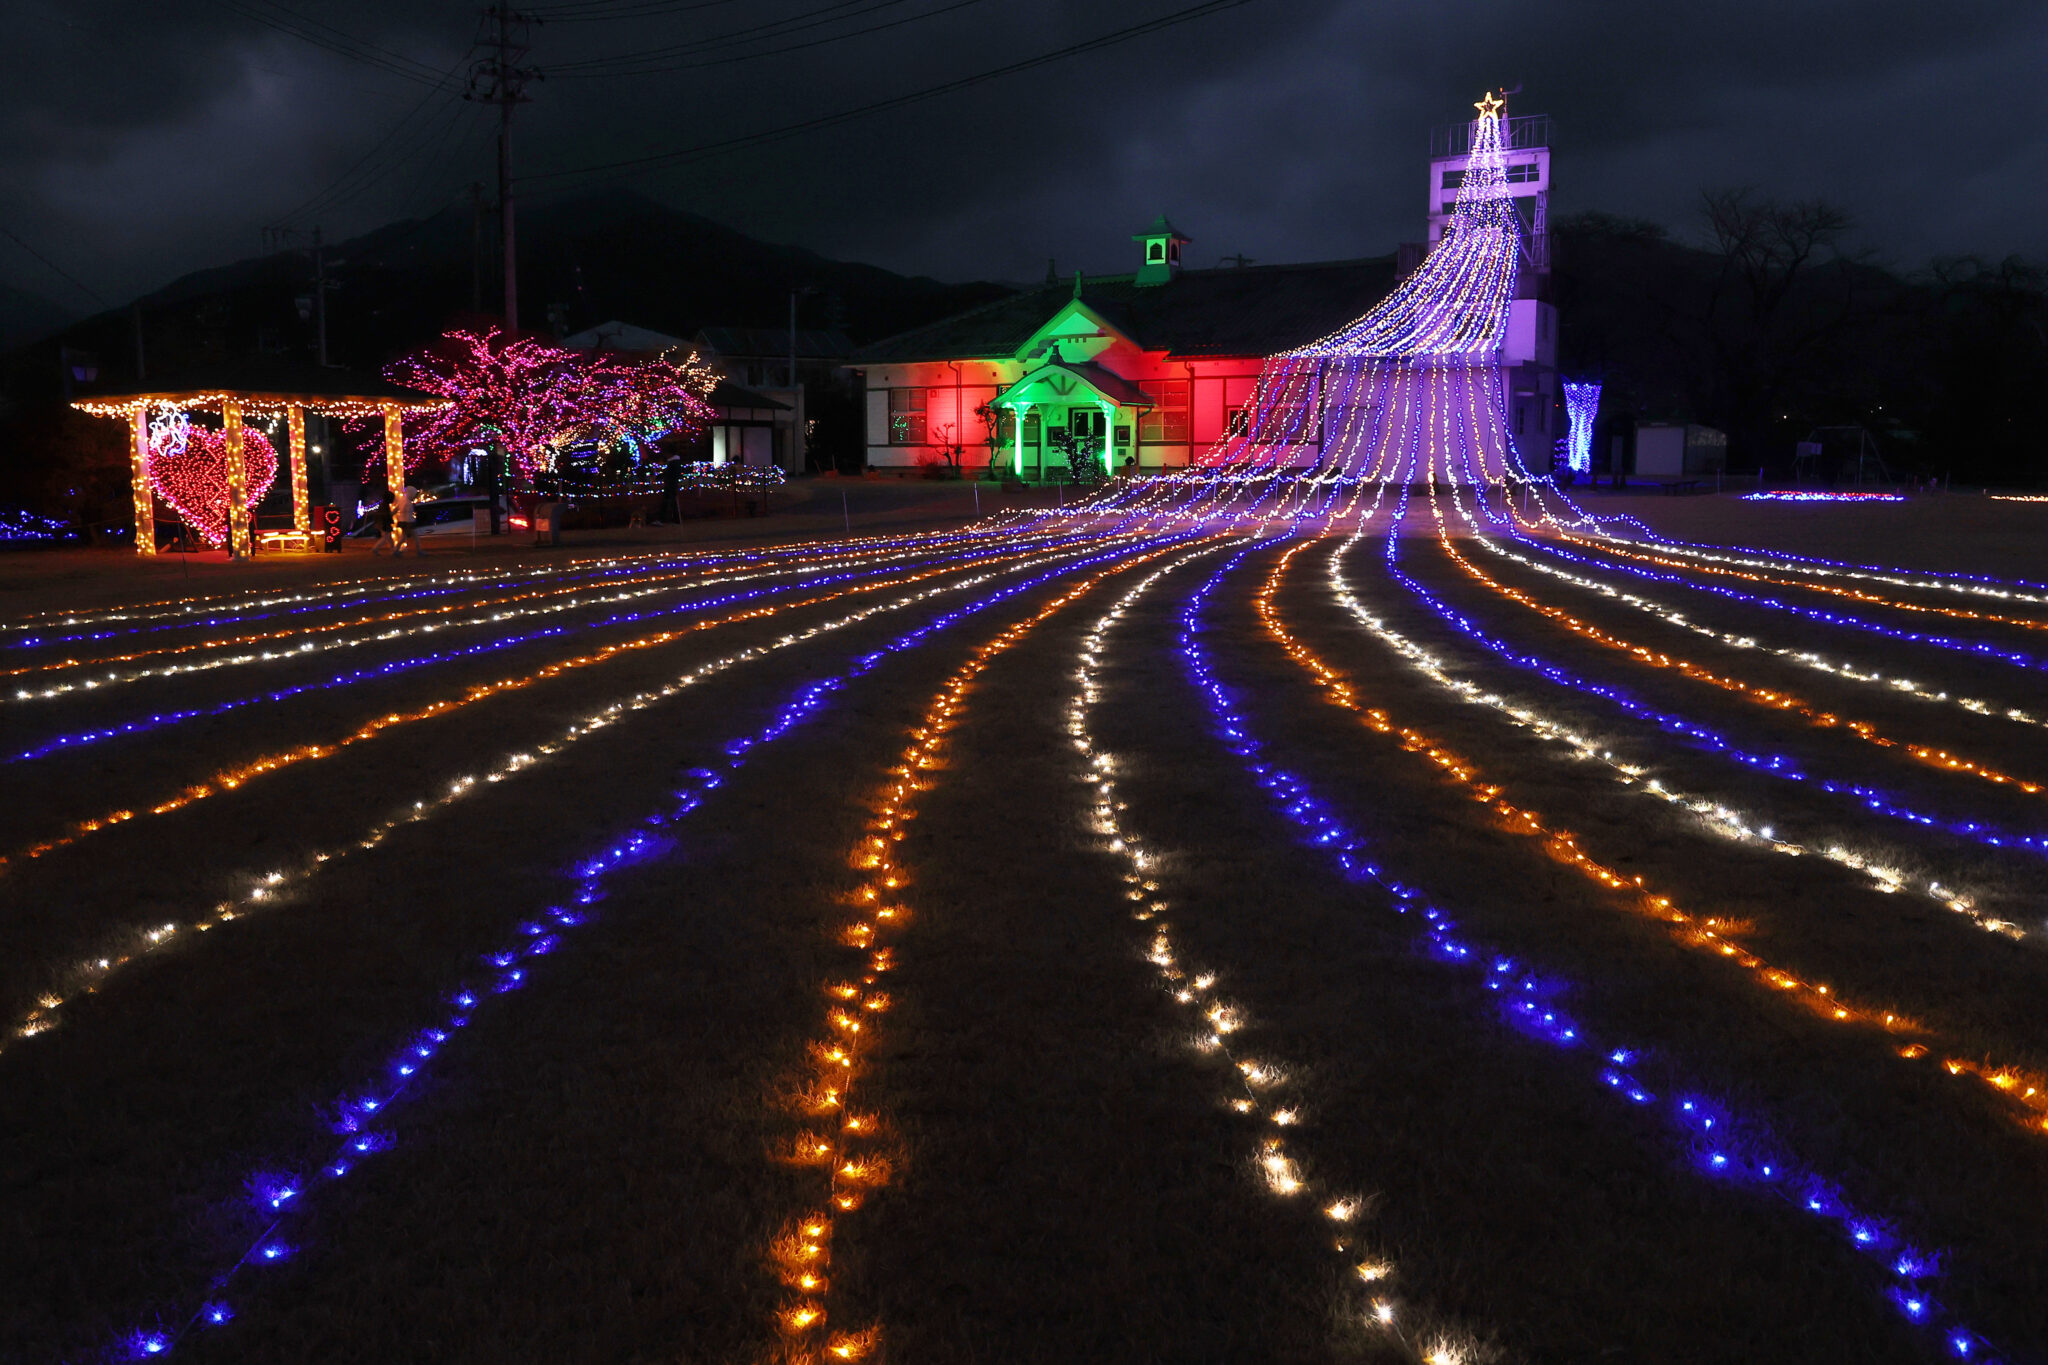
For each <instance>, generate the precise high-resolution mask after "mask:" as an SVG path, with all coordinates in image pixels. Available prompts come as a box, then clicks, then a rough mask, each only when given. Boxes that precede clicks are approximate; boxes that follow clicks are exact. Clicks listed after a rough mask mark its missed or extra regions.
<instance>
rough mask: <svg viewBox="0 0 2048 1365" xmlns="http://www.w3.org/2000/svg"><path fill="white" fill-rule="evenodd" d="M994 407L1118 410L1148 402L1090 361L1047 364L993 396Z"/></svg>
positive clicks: (1141, 393) (1141, 392)
mask: <svg viewBox="0 0 2048 1365" xmlns="http://www.w3.org/2000/svg"><path fill="white" fill-rule="evenodd" d="M995 402H996V406H997V407H1000V408H1014V407H1017V406H1019V405H1020V404H1028V405H1030V406H1032V407H1038V406H1041V405H1043V404H1046V403H1068V404H1072V403H1110V404H1114V405H1115V406H1117V407H1120V408H1149V407H1151V406H1153V403H1152V400H1151V399H1149V398H1147V397H1146V396H1145V392H1144V390H1142V389H1140V388H1139V387H1138V386H1137V385H1136V384H1133V383H1132V382H1131V381H1130V380H1128V379H1125V378H1124V377H1123V376H1122V375H1119V374H1112V373H1111V372H1110V371H1108V370H1106V369H1104V368H1103V367H1102V366H1100V365H1098V364H1096V363H1095V362H1094V361H1092V360H1050V361H1047V362H1046V363H1045V364H1043V365H1041V366H1039V367H1038V368H1037V369H1035V370H1033V371H1031V373H1029V374H1027V375H1025V376H1024V377H1023V378H1021V379H1019V380H1018V381H1017V382H1016V383H1014V384H1012V385H1010V387H1009V388H1007V389H1004V390H1003V391H1002V392H1001V393H999V394H997V395H996V400H995Z"/></svg>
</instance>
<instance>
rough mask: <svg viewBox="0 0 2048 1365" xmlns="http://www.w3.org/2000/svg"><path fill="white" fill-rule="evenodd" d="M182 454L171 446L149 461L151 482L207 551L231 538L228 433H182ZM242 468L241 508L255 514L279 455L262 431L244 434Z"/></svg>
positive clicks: (203, 430)
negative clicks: (205, 544) (242, 489)
mask: <svg viewBox="0 0 2048 1365" xmlns="http://www.w3.org/2000/svg"><path fill="white" fill-rule="evenodd" d="M178 434H179V435H180V436H182V437H183V438H184V440H183V448H182V449H181V448H179V445H178V444H177V443H175V442H171V441H167V442H165V443H164V444H163V445H161V446H159V447H158V448H157V449H155V450H153V451H151V452H150V456H149V481H150V483H151V484H152V485H153V486H154V487H155V488H156V491H157V492H158V493H159V494H161V495H162V496H163V500H164V501H165V502H167V503H169V504H170V505H171V506H173V507H175V508H177V509H178V515H179V516H180V517H182V518H184V521H185V524H186V525H187V526H190V527H191V528H192V529H193V530H195V531H197V532H199V534H200V535H201V536H202V537H204V538H205V540H206V543H207V544H209V545H223V544H226V543H227V538H228V437H227V433H226V432H224V431H213V430H209V429H208V428H205V427H192V428H190V429H188V430H186V431H183V432H180V433H178ZM242 464H243V467H244V471H245V474H246V476H247V477H246V485H247V490H248V491H247V493H246V494H245V496H244V498H243V504H244V505H245V506H246V507H248V508H249V509H250V514H251V515H252V516H253V515H254V514H255V508H256V504H257V503H259V502H261V501H263V495H264V494H265V493H267V492H269V491H270V485H271V482H272V481H273V480H274V479H276V478H277V451H276V450H275V449H274V448H273V447H272V446H271V444H270V441H269V439H268V438H267V437H265V436H264V434H263V433H262V432H261V431H258V430H257V429H256V428H254V427H243V428H242Z"/></svg>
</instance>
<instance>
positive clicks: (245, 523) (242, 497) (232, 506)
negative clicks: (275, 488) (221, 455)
mask: <svg viewBox="0 0 2048 1365" xmlns="http://www.w3.org/2000/svg"><path fill="white" fill-rule="evenodd" d="M220 415H221V426H222V431H223V433H224V434H225V435H226V437H227V440H226V441H225V443H224V444H225V445H226V446H227V453H228V558H229V559H247V558H249V556H250V555H252V554H253V553H255V549H256V546H255V542H254V538H253V537H252V536H251V535H250V534H249V462H248V461H247V460H246V459H244V458H243V452H242V405H241V404H240V403H237V402H236V401H235V400H234V399H232V398H227V399H223V400H222V401H221V405H220Z"/></svg>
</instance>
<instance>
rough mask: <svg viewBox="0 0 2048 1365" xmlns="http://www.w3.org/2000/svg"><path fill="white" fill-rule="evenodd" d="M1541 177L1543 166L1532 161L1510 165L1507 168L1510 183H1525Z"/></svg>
mask: <svg viewBox="0 0 2048 1365" xmlns="http://www.w3.org/2000/svg"><path fill="white" fill-rule="evenodd" d="M1542 178H1543V168H1542V167H1541V166H1539V165H1537V164H1536V163H1535V162H1533V161H1529V162H1525V163H1523V164H1522V165H1520V166H1510V167H1508V170H1507V180H1508V183H1509V184H1510V185H1526V184H1529V183H1530V182H1531V181H1535V180H1541V179H1542Z"/></svg>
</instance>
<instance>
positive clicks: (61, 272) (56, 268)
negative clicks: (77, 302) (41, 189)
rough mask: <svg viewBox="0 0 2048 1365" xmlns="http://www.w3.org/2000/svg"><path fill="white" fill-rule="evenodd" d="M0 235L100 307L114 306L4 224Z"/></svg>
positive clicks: (0, 229)
mask: <svg viewBox="0 0 2048 1365" xmlns="http://www.w3.org/2000/svg"><path fill="white" fill-rule="evenodd" d="M0 237H5V238H6V239H7V240H8V241H10V242H12V243H14V244H15V245H16V246H18V247H20V248H21V249H22V250H23V251H26V252H27V253H28V254H29V255H31V256H33V257H35V258H36V259H37V260H39V261H41V262H42V263H43V264H44V265H45V266H47V267H48V268H49V269H50V271H51V272H52V273H54V274H56V275H57V276H58V277H60V278H61V279H63V280H64V281H65V282H66V283H68V284H70V285H71V287H72V288H74V289H76V290H78V291H79V292H80V293H82V294H84V295H85V296H86V297H87V298H89V299H91V300H92V301H93V302H94V303H96V304H98V305H99V306H100V307H102V308H112V307H113V306H114V305H113V304H111V303H108V302H107V301H106V300H105V299H103V298H101V297H100V294H99V291H98V290H97V289H94V288H93V287H92V286H91V285H89V284H87V283H86V282H85V281H84V280H81V279H79V278H78V276H76V275H74V274H72V273H71V272H70V271H68V270H66V269H65V268H64V267H63V266H61V265H58V264H57V263H56V262H55V261H53V260H51V259H50V258H49V257H48V256H45V255H44V254H43V253H42V252H40V251H37V250H36V249H35V248H34V247H32V246H30V245H29V244H28V243H27V242H24V241H22V240H21V238H19V237H17V236H15V235H14V234H13V233H12V232H10V231H8V230H7V228H5V227H4V226H0Z"/></svg>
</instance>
